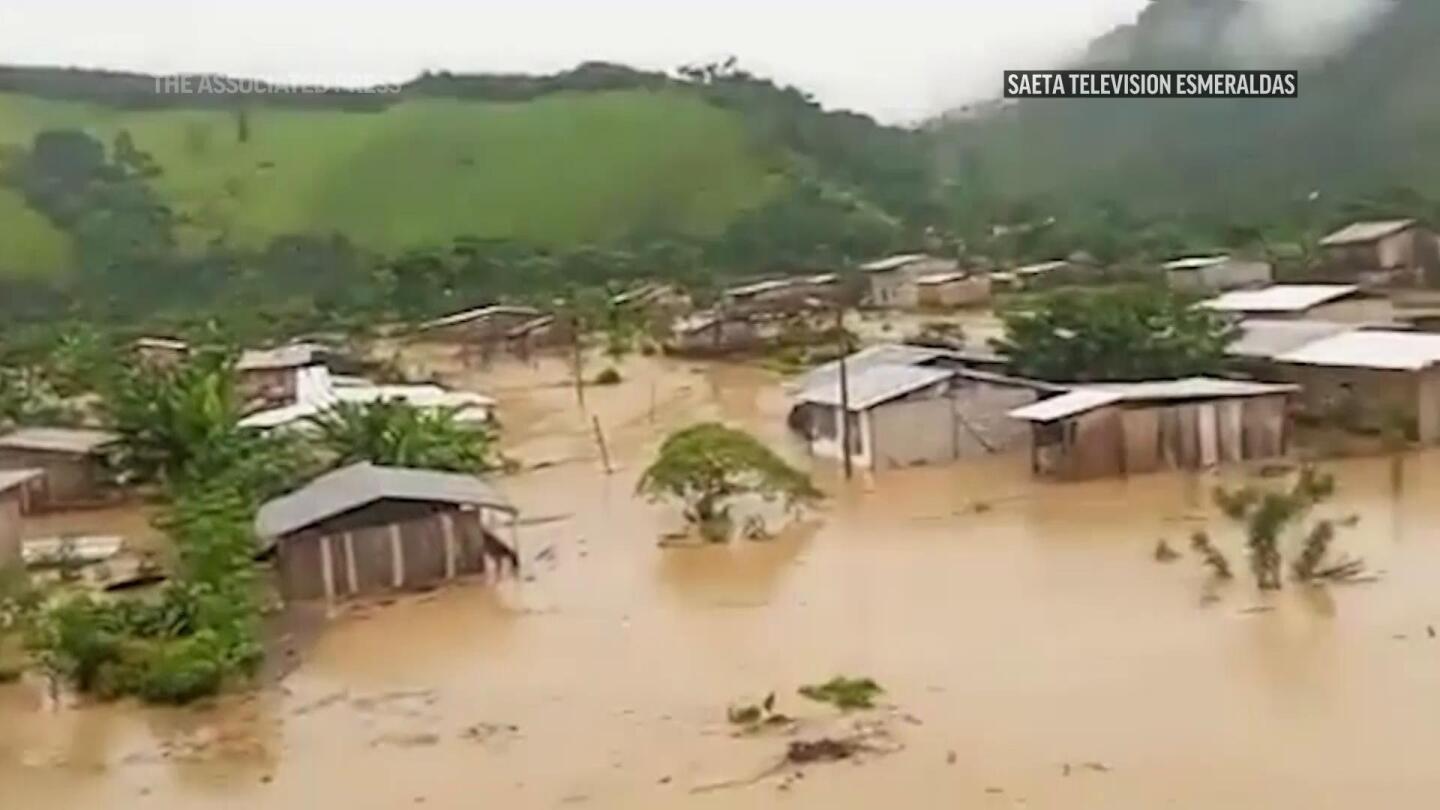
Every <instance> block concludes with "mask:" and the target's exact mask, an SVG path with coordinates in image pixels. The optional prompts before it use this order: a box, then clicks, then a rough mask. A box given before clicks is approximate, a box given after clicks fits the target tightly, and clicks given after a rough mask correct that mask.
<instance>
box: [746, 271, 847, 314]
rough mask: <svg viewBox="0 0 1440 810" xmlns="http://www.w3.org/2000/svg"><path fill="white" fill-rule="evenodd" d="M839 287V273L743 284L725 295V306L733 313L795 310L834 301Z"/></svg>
mask: <svg viewBox="0 0 1440 810" xmlns="http://www.w3.org/2000/svg"><path fill="white" fill-rule="evenodd" d="M839 290H840V277H839V276H838V275H836V274H834V273H821V274H818V275H809V276H792V277H789V278H776V279H768V280H765V281H756V282H752V283H749V284H741V285H738V286H735V287H730V288H729V289H727V290H725V292H724V294H723V296H722V297H723V299H724V306H725V309H726V310H727V311H730V312H733V313H773V312H787V311H788V312H793V311H796V310H800V309H805V308H807V307H808V308H814V307H815V306H817V305H823V304H824V302H827V301H833V300H835V299H836V297H837V296H838V294H839Z"/></svg>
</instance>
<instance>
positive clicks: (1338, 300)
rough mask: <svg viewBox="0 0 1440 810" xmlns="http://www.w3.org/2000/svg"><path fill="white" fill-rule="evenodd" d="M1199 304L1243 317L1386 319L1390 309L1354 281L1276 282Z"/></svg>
mask: <svg viewBox="0 0 1440 810" xmlns="http://www.w3.org/2000/svg"><path fill="white" fill-rule="evenodd" d="M1199 306H1202V307H1205V308H1207V309H1212V310H1215V311H1216V312H1223V313H1226V314H1229V315H1234V316H1236V317H1241V318H1271V319H1280V318H1286V319H1296V318H1311V319H1314V320H1323V321H1376V320H1386V319H1388V317H1389V315H1388V313H1389V311H1390V307H1389V304H1388V302H1386V301H1384V300H1383V299H1373V298H1369V297H1367V296H1364V295H1362V294H1361V293H1360V288H1359V287H1358V286H1356V285H1354V284H1275V285H1272V286H1269V287H1262V288H1260V289H1256V290H1231V291H1230V292H1227V293H1224V294H1222V295H1219V296H1217V297H1215V298H1211V299H1210V300H1208V301H1202V302H1201V303H1200V304H1199Z"/></svg>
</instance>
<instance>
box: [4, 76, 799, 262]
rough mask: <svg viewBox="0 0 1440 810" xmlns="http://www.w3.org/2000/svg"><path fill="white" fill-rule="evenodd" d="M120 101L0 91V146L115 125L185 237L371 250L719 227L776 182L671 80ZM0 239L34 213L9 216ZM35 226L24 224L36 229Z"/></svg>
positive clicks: (568, 241) (108, 133)
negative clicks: (237, 108) (386, 96)
mask: <svg viewBox="0 0 1440 810" xmlns="http://www.w3.org/2000/svg"><path fill="white" fill-rule="evenodd" d="M249 118H250V124H249V127H250V139H249V141H248V142H247V143H240V142H239V140H238V133H237V120H236V116H235V115H234V114H232V113H229V112H216V111H194V110H160V111H126V110H115V109H111V108H107V107H101V106H97V105H91V104H82V103H71V102H58V101H49V100H42V99H36V98H32V97H28V96H17V95H6V94H0V149H3V147H4V146H5V145H7V144H23V143H27V142H28V141H29V139H30V138H32V137H33V136H34V134H35V133H36V132H38V131H40V130H42V129H46V128H66V127H69V128H84V129H87V130H89V131H91V132H92V133H93V134H95V135H97V136H98V137H101V138H103V139H104V140H105V141H106V142H107V143H108V142H110V140H111V139H112V138H113V136H114V134H115V133H116V132H118V131H119V130H121V129H126V130H128V131H129V132H130V134H131V136H132V137H133V138H134V140H135V142H136V144H137V145H138V146H139V147H140V148H141V149H144V150H146V151H148V152H150V153H151V154H152V155H154V157H155V158H156V159H157V160H158V161H159V163H160V164H161V165H162V166H163V167H164V168H165V173H164V175H163V176H161V177H160V178H158V179H157V181H156V184H157V186H158V187H159V189H160V190H161V192H162V194H163V195H164V196H165V198H166V199H167V200H168V201H169V202H170V203H171V204H172V205H174V206H175V207H176V209H177V210H179V211H181V212H183V213H184V214H186V215H187V216H188V217H189V218H190V220H191V221H192V222H193V223H194V225H195V229H194V230H195V232H194V233H192V234H191V235H192V236H195V237H203V238H209V237H213V236H217V235H218V236H223V237H225V238H227V239H229V240H231V241H232V242H234V243H237V244H242V245H250V246H254V245H259V244H262V243H263V242H264V241H265V240H267V239H268V238H270V237H272V236H274V235H277V234H282V233H298V232H329V231H339V232H342V233H344V234H346V235H348V236H349V237H350V238H351V239H353V240H355V241H356V242H358V243H360V244H362V245H364V246H366V247H369V248H373V249H376V250H381V251H385V252H395V251H398V250H401V249H404V248H406V247H414V246H423V245H435V244H441V243H444V242H446V241H448V240H450V239H452V238H454V237H456V236H461V235H473V236H480V237H514V238H520V239H525V240H528V241H532V242H535V243H539V244H545V245H555V246H566V245H573V244H577V243H581V242H586V241H594V240H604V239H607V238H610V237H615V236H619V235H622V234H624V233H625V232H627V231H629V230H632V229H635V228H637V227H644V226H651V225H653V226H669V227H675V228H677V229H679V230H682V231H685V232H688V233H696V234H705V233H713V232H716V231H718V230H720V229H723V228H724V226H725V225H726V224H727V223H728V222H729V221H730V219H731V218H732V217H733V216H734V215H735V214H736V213H737V212H739V211H741V210H744V209H746V208H748V207H750V206H753V205H756V204H757V203H759V202H761V201H762V200H764V199H765V197H766V196H767V195H768V194H770V193H772V192H773V191H774V189H775V186H776V184H777V183H778V182H780V181H779V180H778V179H776V177H777V176H776V175H772V174H771V172H770V171H769V167H768V166H767V165H766V162H765V160H764V159H763V157H762V156H761V155H760V154H759V153H758V150H756V149H754V148H753V147H752V145H751V144H750V143H749V142H748V139H747V135H746V133H745V130H744V124H743V122H742V121H741V120H740V119H739V118H738V117H737V116H735V115H734V114H732V113H730V112H727V111H724V110H720V109H718V108H716V107H713V106H711V105H708V104H706V103H704V102H703V101H701V100H699V99H696V98H692V97H689V96H686V95H683V94H680V93H673V92H659V93H657V92H648V91H617V92H606V93H593V94H578V95H555V96H547V97H544V98H541V99H538V100H535V101H529V102H523V103H514V104H504V103H486V102H467V101H459V100H444V99H433V100H418V101H409V102H405V103H402V104H398V105H396V106H394V107H392V108H390V109H389V110H387V111H384V112H378V113H348V112H339V111H299V110H277V109H263V108H262V109H256V110H253V111H252V112H251V113H250V116H249ZM5 205H6V203H5V202H4V198H3V197H0V241H3V240H4V239H6V238H12V239H13V238H15V236H16V235H15V234H14V233H12V232H13V231H20V232H29V231H33V230H34V228H33V227H32V225H33V223H26V222H23V221H22V222H20V223H19V224H18V225H17V224H16V223H14V222H13V221H8V220H7V219H6V217H5V216H4V214H3V211H4V210H5ZM33 238H34V237H33V236H32V237H28V238H26V237H22V241H25V240H26V239H30V240H33Z"/></svg>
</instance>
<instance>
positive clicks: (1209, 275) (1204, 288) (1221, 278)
mask: <svg viewBox="0 0 1440 810" xmlns="http://www.w3.org/2000/svg"><path fill="white" fill-rule="evenodd" d="M1162 268H1163V269H1164V270H1165V283H1166V284H1168V285H1169V286H1170V288H1171V289H1175V290H1182V291H1185V292H1225V291H1227V290H1239V289H1246V288H1250V287H1264V286H1267V285H1269V284H1270V283H1271V282H1272V281H1273V280H1274V276H1275V271H1274V268H1273V267H1272V266H1271V265H1270V263H1269V262H1265V261H1259V260H1252V259H1241V258H1237V257H1234V256H1195V257H1190V258H1185V259H1176V260H1174V261H1172V262H1167V263H1166V264H1164V265H1162Z"/></svg>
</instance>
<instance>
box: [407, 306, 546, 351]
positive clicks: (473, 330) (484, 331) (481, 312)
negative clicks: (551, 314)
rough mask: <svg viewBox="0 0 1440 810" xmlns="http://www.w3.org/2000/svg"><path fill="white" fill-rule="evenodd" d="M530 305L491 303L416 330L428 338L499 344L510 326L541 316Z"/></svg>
mask: <svg viewBox="0 0 1440 810" xmlns="http://www.w3.org/2000/svg"><path fill="white" fill-rule="evenodd" d="M541 314H542V313H541V312H540V310H538V309H534V308H532V307H519V306H506V305H502V304H492V305H490V306H484V307H475V308H473V309H467V310H464V311H461V312H455V313H451V314H449V315H445V316H443V317H440V318H436V319H434V320H432V321H427V322H426V323H423V324H421V325H420V328H419V329H418V330H417V331H418V333H419V334H420V335H421V336H423V337H425V338H427V339H431V340H440V341H447V342H456V343H480V344H492V343H500V342H502V341H503V340H504V339H505V336H506V335H507V334H509V333H510V331H511V330H512V329H515V328H516V327H519V326H522V325H523V324H525V323H527V322H530V321H533V320H535V319H536V318H539V317H540V316H541Z"/></svg>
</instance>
